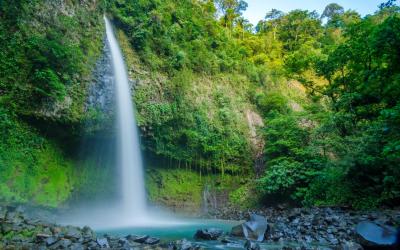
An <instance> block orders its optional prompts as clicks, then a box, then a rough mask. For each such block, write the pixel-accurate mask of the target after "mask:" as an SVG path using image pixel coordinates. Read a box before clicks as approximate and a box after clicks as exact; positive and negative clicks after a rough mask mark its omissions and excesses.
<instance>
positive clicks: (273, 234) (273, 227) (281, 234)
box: [208, 207, 400, 249]
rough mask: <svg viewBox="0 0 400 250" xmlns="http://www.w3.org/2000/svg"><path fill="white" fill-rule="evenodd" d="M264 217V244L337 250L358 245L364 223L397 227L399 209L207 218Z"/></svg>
mask: <svg viewBox="0 0 400 250" xmlns="http://www.w3.org/2000/svg"><path fill="white" fill-rule="evenodd" d="M253 213H255V214H259V215H262V216H265V217H266V218H267V221H268V225H269V227H268V230H267V232H266V234H265V241H266V242H297V243H301V244H303V245H310V244H315V243H316V244H324V245H329V246H331V247H338V248H339V249H340V248H341V246H343V245H345V244H347V243H349V242H360V239H359V236H358V234H357V232H356V226H357V224H358V223H360V222H363V221H369V222H373V223H375V224H377V225H379V226H382V227H395V228H396V227H397V228H398V227H399V226H400V209H382V210H376V211H355V210H351V209H346V208H331V207H326V208H283V207H282V208H264V209H257V210H247V211H243V210H240V209H236V208H233V207H225V208H222V209H219V210H214V211H212V212H210V213H209V215H208V216H209V217H210V218H219V219H226V220H232V219H235V220H247V219H248V218H249V215H250V214H253Z"/></svg>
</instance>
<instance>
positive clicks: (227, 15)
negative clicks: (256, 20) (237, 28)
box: [215, 0, 248, 30]
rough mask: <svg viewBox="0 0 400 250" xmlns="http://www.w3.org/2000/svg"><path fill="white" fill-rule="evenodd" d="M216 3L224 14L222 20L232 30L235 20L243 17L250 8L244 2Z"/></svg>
mask: <svg viewBox="0 0 400 250" xmlns="http://www.w3.org/2000/svg"><path fill="white" fill-rule="evenodd" d="M215 3H216V5H217V7H218V9H219V10H220V11H221V12H222V15H223V16H222V20H223V22H224V24H225V27H226V28H228V27H229V29H230V30H232V28H233V22H234V20H235V19H236V18H238V17H239V16H240V15H242V13H243V11H245V10H246V9H247V6H248V4H247V3H246V2H245V1H243V0H216V1H215Z"/></svg>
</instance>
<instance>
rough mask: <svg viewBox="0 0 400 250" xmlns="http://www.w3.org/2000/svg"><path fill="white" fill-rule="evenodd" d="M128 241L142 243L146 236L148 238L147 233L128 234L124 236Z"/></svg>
mask: <svg viewBox="0 0 400 250" xmlns="http://www.w3.org/2000/svg"><path fill="white" fill-rule="evenodd" d="M126 238H127V239H128V240H129V241H133V242H137V243H144V242H145V241H146V239H147V238H149V236H148V235H140V236H137V235H128V236H127V237H126Z"/></svg>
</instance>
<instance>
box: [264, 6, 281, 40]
mask: <svg viewBox="0 0 400 250" xmlns="http://www.w3.org/2000/svg"><path fill="white" fill-rule="evenodd" d="M283 15H284V13H283V12H282V11H280V10H277V9H272V10H271V11H270V12H268V13H267V14H266V15H265V20H267V21H268V22H269V23H270V24H271V26H272V32H273V35H274V36H273V37H274V40H276V30H277V28H278V25H279V23H280V18H281V17H282V16H283Z"/></svg>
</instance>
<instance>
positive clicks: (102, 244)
mask: <svg viewBox="0 0 400 250" xmlns="http://www.w3.org/2000/svg"><path fill="white" fill-rule="evenodd" d="M96 242H97V244H98V245H99V246H100V247H107V248H108V247H110V245H109V244H108V240H107V238H97V240H96Z"/></svg>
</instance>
